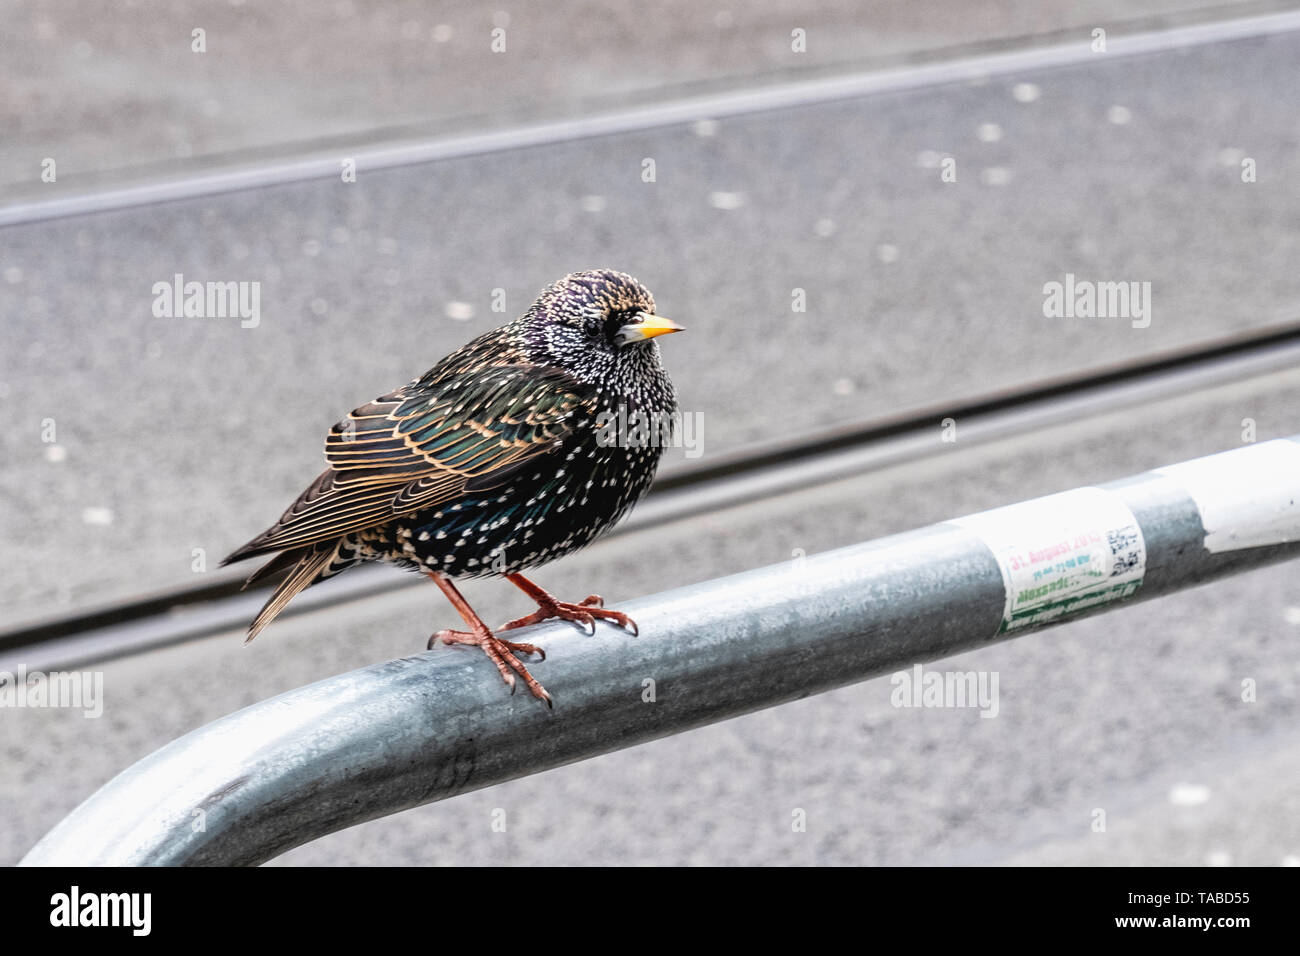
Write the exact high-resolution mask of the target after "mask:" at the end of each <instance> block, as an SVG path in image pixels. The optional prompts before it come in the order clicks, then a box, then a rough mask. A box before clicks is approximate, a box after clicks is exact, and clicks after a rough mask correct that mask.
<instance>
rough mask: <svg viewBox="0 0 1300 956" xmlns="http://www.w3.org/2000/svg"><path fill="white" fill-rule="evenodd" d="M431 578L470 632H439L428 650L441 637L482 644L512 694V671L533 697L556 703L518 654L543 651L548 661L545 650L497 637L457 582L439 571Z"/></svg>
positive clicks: (547, 703) (464, 642)
mask: <svg viewBox="0 0 1300 956" xmlns="http://www.w3.org/2000/svg"><path fill="white" fill-rule="evenodd" d="M429 577H431V578H432V579H433V583H434V584H436V585H438V587H440V588H442V593H443V594H445V595H447V600H449V601H450V602H451V603H452V606H453V607H455V608H456V611H457V612H458V613H459V614H460V616H461V618H463V619H464V621H465V623H466V624H468V625H469V631H439V632H438V633H437V634H435V635H433V637H431V638H429V649H430V650H432V649H433V645H434V644H436V643H438V641H439V640H441V641H442V642H443V643H444V644H472V645H475V646H477V647H481V648H483V653H484V654H486V655H487V656H488V660H490V661H491V662H492V663H493V664H495V665H496V666H497V670H498V671H499V672H500V674H501V679H502V680H503V681H505V682H506V686H507V687H509V688H510V693H512V694H513V693H514V692H515V675H514V674H512V673H510V672H511V670H513V671H515V673H517V674H518V675H519V676H520V677H522V678H523V679H524V683H525V684H527V685H528V689H529V690H530V691H532V694H533V696H534V697H536V698H537V699H538V700H544V701H546V706H547V707H551V706H553V705H552V703H551V695H550V694H548V693H547V692H546V688H545V687H543V686H542V685H541V684H539V683H538V682H537V680H536V678H534V677H533V675H532V674H530V673H528V668H526V667H524V665H523V664H522V663H520V661H519V658H517V657H515V653H516V652H517V653H521V654H540V655H541V656H542V660H546V652H545V651H544V650H542V649H541V648H540V647H537V646H535V645H533V644H517V643H515V642H513V641H503V640H501V639H500V638H499V637H496V636H494V635H493V634H492V632H491V631H490V630H488V626H487V625H486V624H484V623H483V619H482V618H481V617H479V616H478V614H476V613H475V612H474V609H473V608H472V607H470V606H469V602H468V601H466V600H465V598H464V597H462V596H461V593H460V592H459V591H458V590H456V585H454V584H452V583H451V578H449V577H447V575H445V574H442V573H441V572H438V571H432V572H429Z"/></svg>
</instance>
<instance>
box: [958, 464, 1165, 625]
mask: <svg viewBox="0 0 1300 956" xmlns="http://www.w3.org/2000/svg"><path fill="white" fill-rule="evenodd" d="M949 524H955V525H959V526H960V527H963V528H965V529H967V530H968V531H972V532H974V533H975V534H976V535H978V536H979V537H980V538H981V539H982V540H983V541H984V543H985V544H987V545H988V546H989V549H990V550H992V552H993V555H994V557H995V558H997V562H998V566H999V567H1000V568H1001V569H1002V583H1003V587H1004V588H1005V590H1006V602H1005V605H1004V607H1003V611H1002V626H1001V627H1000V628H999V629H998V633H999V634H1004V633H1006V632H1007V631H1014V630H1018V629H1020V628H1023V627H1031V626H1034V625H1038V624H1046V623H1048V622H1050V621H1055V620H1057V619H1058V618H1062V617H1065V616H1067V615H1070V614H1075V613H1077V612H1079V611H1082V610H1084V609H1086V608H1091V607H1096V606H1097V605H1100V604H1109V603H1111V602H1112V601H1120V600H1123V599H1124V598H1127V597H1131V596H1132V595H1133V594H1134V593H1135V592H1136V591H1137V590H1138V588H1140V587H1141V586H1142V576H1143V574H1145V572H1146V563H1147V548H1146V541H1145V540H1144V539H1143V537H1142V528H1141V527H1140V526H1139V525H1138V523H1137V519H1136V518H1135V517H1133V512H1132V511H1131V510H1129V507H1128V505H1126V504H1125V503H1124V501H1123V500H1122V499H1121V498H1120V497H1119V496H1118V495H1117V494H1115V493H1114V492H1111V491H1104V490H1103V489H1101V488H1076V489H1074V490H1073V491H1064V492H1061V493H1060V494H1056V495H1048V496H1047V497H1045V498H1035V499H1033V500H1032V501H1025V502H1021V503H1020V504H1014V505H1007V506H1006V507H1005V508H994V509H993V510H992V511H982V512H980V513H979V514H974V515H968V516H967V517H964V518H957V519H954V520H953V521H950V522H949Z"/></svg>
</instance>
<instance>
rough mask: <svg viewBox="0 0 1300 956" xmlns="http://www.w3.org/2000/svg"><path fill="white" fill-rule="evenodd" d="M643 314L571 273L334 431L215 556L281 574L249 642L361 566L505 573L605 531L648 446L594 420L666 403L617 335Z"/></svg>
mask: <svg viewBox="0 0 1300 956" xmlns="http://www.w3.org/2000/svg"><path fill="white" fill-rule="evenodd" d="M654 308H655V306H654V299H653V298H652V297H651V295H650V293H649V292H648V291H647V290H646V289H645V288H644V287H643V286H642V285H641V284H640V283H639V282H638V281H637V280H636V279H633V278H632V277H631V276H628V275H626V274H624V273H620V272H613V271H609V270H598V271H592V272H580V273H574V274H572V275H569V276H566V277H565V278H564V279H562V280H560V281H559V282H556V283H554V284H553V285H550V286H548V287H547V288H546V289H544V290H543V291H542V293H541V294H540V295H539V296H538V298H537V300H536V301H535V302H534V303H533V304H532V306H531V307H530V308H529V309H528V311H527V312H525V313H524V314H523V315H522V316H520V317H519V318H518V319H516V320H514V321H513V322H509V323H507V324H506V325H503V326H501V327H499V328H497V329H494V330H492V331H491V332H488V333H486V334H484V335H481V336H479V337H478V338H476V339H474V340H473V341H471V342H469V343H467V344H466V345H464V346H462V347H461V348H459V349H457V350H456V351H455V352H452V353H451V354H450V355H448V356H447V357H446V358H444V359H443V360H442V361H441V362H439V363H438V364H437V365H435V366H434V367H433V368H432V369H430V370H429V371H428V372H426V373H425V374H424V375H421V376H420V377H419V378H417V379H414V380H413V381H411V382H409V383H408V384H406V385H404V386H402V387H401V388H399V389H397V390H396V391H393V392H390V393H389V394H387V395H384V396H382V397H380V398H378V399H376V400H375V401H373V402H371V403H370V404H368V405H363V406H362V407H360V408H358V409H356V410H355V411H353V412H352V413H351V414H350V415H349V416H348V417H347V418H346V419H344V420H343V421H341V422H339V423H338V424H337V425H335V426H334V427H333V428H332V429H331V430H330V433H329V436H328V437H327V438H326V441H325V455H326V459H327V461H328V462H329V468H328V469H327V470H326V471H325V472H324V473H322V474H321V475H320V476H319V477H318V478H317V479H316V481H315V482H313V483H312V485H311V486H310V487H309V488H308V489H307V490H306V491H304V492H303V494H302V495H300V496H299V498H298V499H297V500H296V501H295V502H294V503H293V504H292V505H291V506H290V507H289V509H288V510H287V511H285V513H284V515H283V516H282V517H281V518H280V520H279V521H278V522H276V524H275V525H273V526H272V527H271V528H269V529H267V530H266V531H265V532H263V533H262V534H261V535H258V536H257V537H256V538H254V539H253V540H252V541H250V542H249V543H248V544H246V545H244V546H243V547H242V548H240V549H239V550H237V551H236V552H234V553H233V554H232V555H230V557H229V558H227V559H226V562H227V563H228V562H231V561H239V560H243V559H244V558H249V557H254V556H257V555H266V554H272V553H275V552H280V554H279V556H278V557H276V558H275V559H274V560H273V561H271V562H270V563H269V564H267V565H266V566H264V567H263V568H261V569H259V570H258V571H257V572H256V573H255V574H254V575H253V576H252V577H251V578H250V579H249V581H250V583H251V582H252V581H255V580H257V579H259V578H261V577H263V576H265V575H269V574H271V573H274V572H277V571H280V570H282V569H285V568H291V569H292V570H291V571H290V574H289V576H288V577H287V578H286V579H285V581H284V582H282V583H281V585H280V587H279V588H278V589H277V591H276V593H275V594H274V595H273V596H272V598H271V600H270V601H268V602H267V605H266V607H265V608H263V610H262V612H261V613H260V614H259V615H258V617H257V619H256V620H255V621H254V622H253V624H252V625H251V626H250V629H249V637H250V639H251V638H252V637H253V636H255V635H256V634H257V633H258V631H260V630H261V629H262V628H263V627H265V626H266V624H268V623H269V622H270V620H271V619H272V618H274V616H275V615H276V614H278V613H279V611H280V610H282V609H283V607H284V605H285V604H287V603H288V600H289V599H290V598H292V597H293V595H294V594H296V593H298V592H299V591H301V590H302V589H303V588H305V587H309V586H310V585H312V584H314V583H316V582H317V581H320V580H323V579H325V578H327V577H331V576H332V575H334V574H337V573H339V572H340V571H342V570H344V569H346V568H348V567H352V566H354V565H356V564H359V563H362V562H365V561H384V562H389V563H393V564H397V565H399V566H402V567H405V568H409V569H412V570H417V571H422V572H425V573H431V572H433V573H441V574H444V575H447V576H450V577H475V576H481V575H493V574H495V575H511V574H516V573H517V572H520V571H522V570H525V569H528V568H534V567H537V566H539V565H541V564H544V563H546V562H548V561H552V560H554V559H556V558H558V557H561V556H563V555H565V554H568V553H570V552H572V551H574V550H576V549H577V548H581V547H582V546H584V545H586V544H588V543H589V542H590V541H592V540H593V539H594V538H596V537H597V536H598V535H600V534H601V533H603V532H604V531H606V530H608V529H609V528H610V527H612V526H613V525H614V524H615V523H616V522H617V521H618V520H619V519H620V518H621V517H622V516H623V515H624V514H625V513H626V512H627V510H628V509H629V508H631V507H632V505H634V504H635V503H636V502H637V501H638V500H639V499H640V498H641V497H642V495H644V494H645V492H646V491H647V490H648V489H649V486H650V483H651V481H652V479H653V478H654V474H655V470H656V469H657V467H658V464H659V458H660V455H661V453H662V447H661V446H659V445H647V446H645V447H625V446H624V445H622V444H620V443H611V442H609V441H607V440H601V432H602V426H603V425H604V424H605V423H606V422H607V421H610V420H612V417H613V416H617V415H618V414H619V408H620V406H623V407H624V408H625V409H626V413H627V414H631V413H633V412H635V413H637V414H638V415H640V416H661V418H660V420H666V417H667V416H671V415H672V414H673V412H674V411H675V410H676V399H675V397H674V393H673V387H672V383H671V382H670V380H669V378H668V375H667V373H666V372H665V371H664V369H663V367H662V365H661V364H660V362H659V348H658V344H657V343H656V342H655V341H654V340H653V338H652V337H646V338H644V339H639V338H638V339H636V340H634V341H631V342H626V343H625V342H624V339H625V338H626V337H627V335H628V334H629V333H628V329H629V328H633V329H635V328H638V327H639V326H641V325H642V324H643V323H644V322H648V321H650V319H648V317H653V316H654ZM660 321H664V320H660ZM669 325H671V323H669ZM676 328H677V327H676V326H672V328H671V329H667V331H671V330H673V329H676ZM660 331H661V332H662V331H665V330H662V329H661V330H660ZM633 334H634V335H636V334H638V333H633ZM639 334H646V335H653V334H657V333H639ZM606 434H607V433H606ZM435 580H436V578H435ZM610 613H611V614H612V613H613V612H610ZM489 656H491V655H489Z"/></svg>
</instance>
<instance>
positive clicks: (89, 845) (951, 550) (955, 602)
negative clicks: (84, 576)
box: [22, 436, 1300, 865]
mask: <svg viewBox="0 0 1300 956" xmlns="http://www.w3.org/2000/svg"><path fill="white" fill-rule="evenodd" d="M1296 556H1300V436H1294V437H1292V438H1290V439H1284V440H1279V441H1273V442H1265V443H1261V444H1259V445H1248V446H1245V447H1243V448H1240V449H1237V450H1234V451H1229V452H1224V453H1222V454H1219V455H1212V456H1210V457H1208V458H1202V459H1197V460H1195V461H1191V462H1186V463H1183V464H1180V465H1175V466H1170V467H1168V468H1164V469H1158V470H1156V471H1152V472H1147V473H1145V474H1142V475H1138V476H1136V477H1133V478H1127V479H1123V480H1120V481H1115V482H1111V483H1109V484H1107V485H1102V486H1099V487H1097V488H1084V489H1076V490H1074V491H1071V492H1065V493H1063V494H1059V495H1051V496H1048V497H1046V498H1039V499H1034V500H1032V501H1027V502H1022V503H1020V504H1017V505H1011V506H1009V507H1006V508H1000V509H995V510H994V511H990V512H984V513H982V514H980V515H974V516H970V517H967V518H963V519H956V520H954V521H950V522H944V523H941V524H937V525H932V526H930V527H927V528H923V529H921V530H918V531H913V532H909V533H906V534H901V535H895V536H893V537H888V538H883V539H880V540H877V541H873V542H869V543H865V544H859V545H854V546H852V547H848V548H842V549H839V550H836V551H831V552H827V553H825V554H821V555H817V556H812V557H808V558H802V559H798V560H795V561H791V562H787V563H786V564H783V565H778V566H772V567H767V568H761V569H758V570H755V571H749V572H746V573H743V574H738V575H734V576H732V577H727V578H721V579H719V580H715V581H709V582H706V583H703V584H698V585H694V586H691V587H686V588H681V589H678V590H675V591H670V592H667V593H664V594H660V595H656V596H653V597H649V598H644V599H641V600H639V601H635V602H631V603H629V604H626V605H621V609H623V610H626V611H628V612H629V613H631V614H632V616H633V617H634V618H636V620H637V622H638V623H639V625H640V630H641V636H640V637H639V638H631V637H629V636H628V635H627V634H626V633H625V632H622V631H620V630H618V629H616V628H612V627H610V628H598V631H597V634H596V636H595V637H587V636H585V635H582V634H579V633H575V632H574V630H573V628H572V626H571V625H567V624H559V623H551V624H546V625H542V626H540V627H538V628H535V629H534V630H533V633H532V634H530V635H529V637H528V640H530V641H533V642H536V643H539V644H542V645H544V646H546V647H547V648H548V650H549V651H550V652H551V659H550V662H549V663H546V664H541V665H537V666H536V667H535V673H536V674H537V675H538V677H539V679H541V680H542V681H543V683H545V684H546V686H547V688H548V690H549V691H550V692H551V693H552V695H553V696H554V698H555V709H554V710H553V711H552V710H548V709H547V708H545V707H542V706H539V705H538V704H537V701H535V700H533V699H532V698H531V697H529V696H527V695H525V694H520V695H517V696H515V697H511V696H509V695H508V694H506V693H505V692H504V689H503V687H502V686H501V683H500V681H499V680H498V679H497V677H496V674H495V673H494V672H492V670H491V668H484V667H466V666H465V664H466V661H465V658H464V657H462V656H460V655H453V654H446V653H439V652H430V653H424V654H419V655H416V656H413V657H409V658H403V659H400V660H395V661H387V662H385V663H382V664H377V665H374V666H372V667H367V668H363V669H361V670H357V671H353V672H351V673H348V674H343V675H340V676H338V677H332V678H329V679H327V680H324V681H320V682H318V683H316V684H312V685H310V686H307V687H303V688H299V689H297V690H293V691H290V692H288V693H286V694H282V695H280V696H279V697H275V698H273V699H271V700H267V701H263V702H261V703H259V704H255V705H253V706H251V707H248V708H246V709H244V710H241V711H239V712H238V713H235V714H232V715H230V716H228V717H224V718H222V719H220V720H217V721H215V722H213V723H211V724H208V725H207V726H205V727H202V728H200V729H198V730H195V731H193V732H192V733H190V734H187V735H186V736H184V737H182V738H180V739H178V740H176V741H174V742H172V743H171V744H169V745H168V746H166V747H164V748H162V749H161V750H159V751H157V752H156V753H154V754H153V755H151V756H149V757H147V758H145V759H144V760H142V761H140V762H139V763H137V764H136V765H134V766H133V767H130V768H129V769H127V770H126V771H124V772H123V773H121V774H120V775H119V776H117V777H116V778H114V779H113V780H111V781H110V782H109V783H108V784H106V785H105V786H104V787H103V788H101V789H100V790H99V791H98V792H97V793H95V794H94V795H92V796H91V797H90V798H89V799H88V800H86V801H85V802H84V803H83V804H82V805H81V806H80V807H78V808H77V809H76V810H75V811H73V812H72V813H71V814H70V815H69V816H68V817H66V818H65V819H64V820H63V821H62V822H61V823H59V824H58V825H57V826H56V827H55V828H54V829H53V830H51V831H50V833H49V834H47V835H46V836H45V838H44V839H42V840H41V841H40V843H38V844H37V845H36V847H35V848H33V849H32V851H31V852H30V853H28V855H27V856H26V858H25V859H24V860H23V861H22V863H23V864H24V865H65V864H70V865H94V864H101V865H132V864H160V865H161V864H255V863H259V862H262V861H265V860H267V859H270V858H272V857H274V856H276V855H277V854H279V853H282V852H284V851H285V850H288V849H290V848H292V847H295V846H299V845H301V844H304V843H307V842H308V841H310V840H313V839H316V838H317V837H320V836H323V835H325V834H327V833H331V832H333V831H335V830H340V829H343V828H345V827H349V826H353V825H355V824H358V823H361V822H364V821H366V820H371V819H374V818H376V817H380V816H383V815H385V814H390V813H396V812H397V811H399V810H404V809H408V808H410V807H415V806H419V805H421V804H425V803H431V802H433V801H435V800H441V799H444V798H446V797H450V796H454V795H456V794H459V793H463V792H466V791H470V790H475V789H479V788H483V787H488V786H492V785H493V784H497V783H501V782H503V781H506V780H510V779H513V778H516V777H520V776H524V775H527V774H532V773H537V772H540V771H543V770H547V769H550V768H553V767H558V766H560V765H563V764H566V763H570V762H573V761H576V760H582V759H585V758H588V757H593V756H596V755H598V754H602V753H606V752H609V751H612V750H618V749H622V748H624V747H631V746H633V745H635V744H639V743H643V742H645V741H648V740H653V739H655V738H658V737H663V736H667V735H669V734H674V733H679V732H681V731H684V730H690V729H692V728H695V727H700V726H703V725H705V724H709V723H713V722H715V721H719V720H723V719H726V718H728V717H734V716H738V715H740V714H745V713H748V712H751V711H754V710H758V709H761V708H764V707H770V706H774V705H777V704H782V703H786V702H788V701H792V700H795V699H797V698H801V697H805V696H808V695H810V694H816V693H820V692H822V691H826V690H830V689H832V688H834V687H838V686H841V685H844V684H848V683H852V682H855V681H860V680H864V679H866V678H869V677H873V676H876V675H879V674H884V673H889V672H891V671H895V670H898V669H901V668H903V667H906V666H909V665H911V664H914V663H918V662H925V661H931V660H934V659H937V658H941V657H945V656H948V655H951V654H956V653H959V652H962V651H967V650H971V649H974V648H978V647H980V646H983V645H985V644H988V643H990V642H992V641H995V640H1001V639H1005V638H1008V637H1014V636H1020V635H1021V634H1025V633H1029V632H1030V631H1032V630H1036V629H1038V628H1041V627H1044V626H1048V625H1050V624H1055V623H1059V622H1061V621H1064V620H1074V619H1076V618H1077V617H1079V616H1080V615H1082V614H1087V613H1094V612H1096V611H1100V610H1105V609H1108V608H1114V607H1116V606H1118V605H1120V604H1128V603H1131V602H1133V601H1137V600H1143V599H1146V598H1152V597H1158V596H1161V595H1165V594H1169V593H1172V592H1174V591H1177V590H1180V589H1182V588H1186V587H1190V586H1193V585H1195V584H1199V583H1201V582H1204V581H1208V580H1211V579H1214V578H1218V577H1221V576H1224V575H1227V574H1231V573H1234V572H1237V571H1242V570H1245V569H1247V568H1253V567H1257V566H1260V565H1264V564H1268V563H1271V562H1274V561H1279V560H1283V559H1286V558H1292V557H1296Z"/></svg>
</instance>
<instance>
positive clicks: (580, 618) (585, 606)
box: [497, 594, 639, 634]
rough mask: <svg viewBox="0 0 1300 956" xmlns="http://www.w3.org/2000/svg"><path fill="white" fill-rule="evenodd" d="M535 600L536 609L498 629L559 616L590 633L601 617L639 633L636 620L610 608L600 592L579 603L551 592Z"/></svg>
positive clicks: (603, 619)
mask: <svg viewBox="0 0 1300 956" xmlns="http://www.w3.org/2000/svg"><path fill="white" fill-rule="evenodd" d="M534 600H535V601H537V610H536V611H534V612H533V613H532V614H525V615H524V616H523V617H520V618H515V620H513V621H511V622H509V623H508V624H502V625H501V626H500V627H498V628H497V630H498V631H513V630H514V629H515V628H519V627H527V626H528V625H530V624H538V623H540V622H542V621H549V620H550V619H551V618H553V617H558V618H561V619H562V620H565V621H572V622H573V623H575V624H581V625H582V626H583V627H585V628H588V629H589V630H588V633H590V634H595V633H596V618H600V619H601V620H602V621H613V622H614V623H615V624H617V625H618V626H619V627H624V628H627V629H628V630H630V631H631V632H632V633H633V634H637V633H639V632H638V630H637V626H636V621H634V620H632V619H631V618H630V617H628V616H627V615H626V614H624V613H623V612H622V611H611V610H608V609H607V608H606V607H605V602H604V600H603V599H602V598H601V596H600V595H599V594H588V595H587V596H586V597H585V598H583V599H582V600H581V601H579V602H578V603H577V604H570V603H569V602H568V601H557V600H555V598H553V597H551V596H550V595H549V594H547V595H546V596H545V597H539V596H534Z"/></svg>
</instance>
